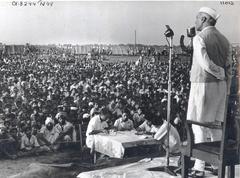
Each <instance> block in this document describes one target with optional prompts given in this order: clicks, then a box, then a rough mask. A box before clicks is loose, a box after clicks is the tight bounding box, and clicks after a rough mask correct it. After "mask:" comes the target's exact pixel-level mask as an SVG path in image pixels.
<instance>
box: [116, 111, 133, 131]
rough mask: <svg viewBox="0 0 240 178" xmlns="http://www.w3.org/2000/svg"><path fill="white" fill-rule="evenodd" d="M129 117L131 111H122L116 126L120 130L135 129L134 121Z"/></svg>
mask: <svg viewBox="0 0 240 178" xmlns="http://www.w3.org/2000/svg"><path fill="white" fill-rule="evenodd" d="M129 117H130V113H129V111H128V110H127V109H125V110H124V111H123V113H122V117H120V118H119V119H117V120H116V121H115V123H114V127H115V128H116V129H117V130H119V131H124V130H132V129H134V125H133V121H132V120H131V119H130V118H129Z"/></svg>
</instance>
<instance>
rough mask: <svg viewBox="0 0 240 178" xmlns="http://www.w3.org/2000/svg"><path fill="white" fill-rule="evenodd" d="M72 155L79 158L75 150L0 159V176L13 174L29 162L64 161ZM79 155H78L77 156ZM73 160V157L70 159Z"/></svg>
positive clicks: (5, 176)
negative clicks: (13, 158) (14, 158)
mask: <svg viewBox="0 0 240 178" xmlns="http://www.w3.org/2000/svg"><path fill="white" fill-rule="evenodd" d="M73 155H74V157H75V160H76V159H77V158H79V159H80V153H79V152H77V151H74V152H73V151H67V152H57V153H46V154H44V155H40V156H31V157H30V156H28V157H23V158H18V159H16V160H9V159H0V162H1V164H0V172H1V174H0V178H7V177H8V176H11V175H15V174H17V173H19V172H21V171H23V170H26V168H27V167H28V166H29V165H30V164H31V163H64V162H68V160H69V159H70V158H71V157H72V156H73ZM77 155H79V157H78V156H77ZM72 161H74V159H73V160H72Z"/></svg>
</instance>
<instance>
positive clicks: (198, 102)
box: [187, 35, 231, 122]
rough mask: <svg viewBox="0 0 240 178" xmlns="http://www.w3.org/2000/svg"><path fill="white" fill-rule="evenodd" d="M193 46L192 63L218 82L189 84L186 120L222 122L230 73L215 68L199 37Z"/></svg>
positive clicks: (218, 67)
mask: <svg viewBox="0 0 240 178" xmlns="http://www.w3.org/2000/svg"><path fill="white" fill-rule="evenodd" d="M193 46H194V54H193V62H197V63H198V64H199V65H200V66H201V67H202V68H203V69H204V70H206V71H207V72H208V73H210V74H212V75H214V76H215V77H216V78H217V79H219V82H208V83H193V82H192V83H191V90H190V96H189V102H188V112H187V120H194V121H198V122H215V121H220V122H222V121H223V118H224V110H225V102H226V95H227V92H229V90H230V82H229V80H231V79H230V75H229V73H231V72H229V71H227V72H226V73H225V71H224V69H223V68H222V67H220V66H217V65H216V64H214V63H213V62H212V61H211V60H210V59H209V56H208V54H207V51H206V46H205V43H204V41H203V39H202V38H201V37H200V36H198V35H197V36H195V38H194V40H193ZM227 63H231V53H229V57H228V60H227ZM226 79H227V80H226Z"/></svg>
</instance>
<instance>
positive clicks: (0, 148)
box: [0, 125, 17, 159]
mask: <svg viewBox="0 0 240 178" xmlns="http://www.w3.org/2000/svg"><path fill="white" fill-rule="evenodd" d="M0 154H3V155H5V156H7V158H10V159H16V158H17V148H16V144H15V140H14V139H13V138H12V137H11V136H10V134H9V133H8V131H7V129H6V127H5V126H3V125H0Z"/></svg>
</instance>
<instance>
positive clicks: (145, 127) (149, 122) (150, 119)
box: [136, 114, 162, 135]
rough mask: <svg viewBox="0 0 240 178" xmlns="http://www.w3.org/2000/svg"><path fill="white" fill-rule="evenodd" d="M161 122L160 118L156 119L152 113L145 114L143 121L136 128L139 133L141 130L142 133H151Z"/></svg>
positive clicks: (153, 132)
mask: <svg viewBox="0 0 240 178" xmlns="http://www.w3.org/2000/svg"><path fill="white" fill-rule="evenodd" d="M157 121H158V122H157ZM161 124H162V120H161V119H160V118H159V119H156V118H155V116H154V115H153V114H146V117H145V121H144V122H143V123H142V124H141V125H140V126H138V128H137V129H136V130H137V131H138V132H139V133H140V132H142V133H144V134H149V135H152V134H155V133H156V132H157V130H158V128H159V127H160V125H161Z"/></svg>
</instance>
